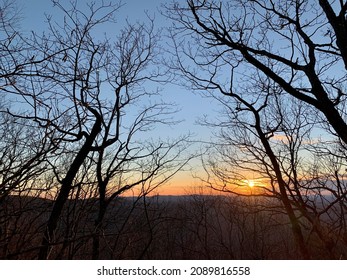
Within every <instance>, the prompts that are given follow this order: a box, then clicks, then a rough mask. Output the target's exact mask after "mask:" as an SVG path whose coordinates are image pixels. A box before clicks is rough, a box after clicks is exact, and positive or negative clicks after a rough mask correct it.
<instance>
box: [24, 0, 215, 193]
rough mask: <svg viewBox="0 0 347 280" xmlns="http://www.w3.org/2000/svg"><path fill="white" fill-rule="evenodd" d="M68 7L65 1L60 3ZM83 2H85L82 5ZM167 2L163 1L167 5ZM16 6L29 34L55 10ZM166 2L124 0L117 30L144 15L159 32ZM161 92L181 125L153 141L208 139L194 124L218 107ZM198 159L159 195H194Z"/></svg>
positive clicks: (167, 89) (175, 89) (39, 1)
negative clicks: (188, 137)
mask: <svg viewBox="0 0 347 280" xmlns="http://www.w3.org/2000/svg"><path fill="white" fill-rule="evenodd" d="M64 2H66V3H68V0H63V1H61V3H62V4H64ZM83 2H84V1H83ZM167 2H168V1H166V3H167ZM17 3H18V6H19V8H20V9H21V11H22V22H21V26H22V29H24V30H25V31H28V32H30V31H31V30H35V31H36V32H39V31H44V28H45V26H46V24H45V22H46V17H45V13H46V14H49V15H54V11H55V8H53V4H52V2H51V1H48V0H31V1H26V0H17ZM162 3H165V1H160V0H150V1H138V0H124V1H123V4H124V5H123V7H121V9H120V10H119V12H118V14H117V22H119V27H120V28H122V22H125V20H126V19H127V20H129V21H130V22H136V21H140V22H141V21H143V20H146V14H145V11H148V12H149V14H151V15H155V26H156V28H161V27H165V26H169V25H170V22H169V20H168V19H167V18H165V17H164V16H163V15H161V13H160V11H159V8H160V5H161V4H162ZM105 28H106V30H105V32H106V33H107V34H108V35H111V34H112V33H113V32H114V30H113V29H112V28H114V26H112V27H111V26H110V29H107V26H105ZM160 87H161V88H162V91H161V94H162V98H163V100H164V101H167V102H174V103H175V104H177V109H179V112H178V113H177V114H176V115H175V117H176V119H177V120H180V121H181V122H180V123H179V124H177V125H176V126H174V127H168V128H164V127H161V130H160V131H158V130H156V131H155V132H154V135H153V137H154V138H155V137H157V136H159V135H160V137H162V138H170V137H176V136H179V135H186V134H192V135H193V139H194V140H199V141H208V140H209V139H210V138H211V137H212V134H211V131H210V130H209V129H208V128H206V127H202V126H201V125H199V124H197V120H198V119H199V118H201V117H203V116H206V115H209V116H210V117H211V118H214V116H215V115H217V111H218V106H217V104H214V103H213V101H212V100H211V99H207V98H203V97H201V96H200V95H198V94H197V93H193V92H192V91H189V90H187V89H186V88H184V87H182V86H178V85H172V84H170V85H166V86H160ZM199 148H200V147H199V145H198V144H197V145H195V146H193V148H192V149H199ZM200 165H201V163H200V159H194V160H193V161H192V162H191V164H190V166H189V167H190V168H192V170H191V171H185V172H180V173H178V174H177V175H176V176H175V177H174V178H173V179H172V181H170V182H169V184H168V186H167V187H165V188H164V187H162V188H161V189H160V190H158V191H159V192H160V193H161V194H177V193H180V194H181V193H183V194H184V193H191V192H195V189H196V187H197V186H198V185H199V184H200V180H198V179H194V178H193V176H192V173H193V174H195V175H196V173H199V172H200V170H202V169H201V166H200Z"/></svg>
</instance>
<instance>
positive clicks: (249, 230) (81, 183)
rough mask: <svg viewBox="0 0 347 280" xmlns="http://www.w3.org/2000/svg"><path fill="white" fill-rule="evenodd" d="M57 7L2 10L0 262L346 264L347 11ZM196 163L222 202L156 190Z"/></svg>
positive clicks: (329, 5) (310, 6) (208, 1)
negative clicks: (187, 116)
mask: <svg viewBox="0 0 347 280" xmlns="http://www.w3.org/2000/svg"><path fill="white" fill-rule="evenodd" d="M18 2H19V1H18ZM82 2H83V3H82ZM125 2H126V1H125ZM51 4H52V7H53V8H54V10H52V11H50V12H49V13H52V15H49V13H48V14H47V15H46V19H45V20H43V22H42V25H41V26H40V28H39V29H38V30H28V29H27V26H25V23H24V24H23V22H22V15H21V13H20V11H21V7H20V4H18V5H17V2H15V1H12V0H3V1H0V94H1V95H0V247H1V248H0V249H1V253H0V255H1V258H3V259H108V258H114V259H176V258H177V259H188V258H193V259H218V258H228V259H292V258H299V259H312V258H313V259H325V258H327V259H340V258H341V259H343V258H346V243H347V223H346V214H347V180H346V178H347V161H346V158H347V71H346V70H347V17H346V14H347V1H342V0H340V1H332V0H331V1H329V0H319V1H315V0H309V1H307V0H283V1H268V0H252V1H250V0H228V1H226V0H225V1H217V0H187V1H174V0H172V1H169V2H168V3H166V4H164V5H162V6H161V7H160V15H161V18H162V19H163V18H164V19H165V23H169V26H166V27H164V28H161V27H159V26H157V22H156V17H155V15H153V14H150V13H147V14H145V13H144V15H143V18H142V19H140V20H137V19H134V21H132V20H124V21H122V20H121V16H120V15H124V14H121V13H120V11H123V10H122V9H123V5H122V4H123V3H122V2H121V1H94V2H89V3H88V2H84V1H77V0H74V1H59V0H52V1H51ZM35 12H36V11H35ZM42 12H44V11H42ZM130 17H131V16H130ZM172 84H175V85H180V86H184V87H185V88H186V89H187V90H188V91H189V92H191V91H195V92H197V93H199V94H201V95H203V96H204V97H208V98H210V99H209V100H214V101H215V102H217V104H219V105H220V106H219V107H213V105H212V104H216V103H213V102H211V103H209V105H211V106H208V107H204V106H203V105H201V104H188V106H191V107H192V108H193V107H194V110H195V109H199V112H201V118H200V119H199V123H200V124H201V125H204V126H206V127H208V128H209V129H210V131H211V135H213V137H211V138H210V139H208V140H206V139H199V137H197V138H194V137H193V136H192V135H190V133H188V132H187V133H184V132H181V130H179V129H175V124H177V123H178V122H179V120H180V119H181V117H179V116H177V114H176V113H178V112H179V111H178V109H177V107H178V106H177V105H176V104H173V103H172V101H171V100H176V95H175V94H176V92H174V90H173V89H172V88H171V85H172ZM163 92H165V93H166V92H168V94H170V95H172V96H173V98H172V99H168V98H166V97H167V96H168V94H166V95H165V94H164V93H163ZM172 96H171V97H172ZM177 98H178V95H177ZM199 106H200V107H199ZM203 107H204V108H203ZM215 110H218V112H220V114H219V115H218V116H217V115H214V114H211V116H210V113H211V112H215ZM187 130H188V129H187ZM193 158H195V159H197V158H199V159H200V160H201V161H199V163H198V164H197V165H195V164H196V161H195V163H194V164H191V165H188V163H189V162H192V161H191V160H192V159H193ZM195 166H198V167H197V170H198V171H196V170H192V169H194V167H195ZM200 167H202V170H201V168H200ZM188 168H189V169H190V170H192V171H193V172H192V173H193V174H194V175H195V176H199V177H200V179H201V186H203V187H204V188H205V187H207V188H209V189H214V190H215V191H216V193H218V194H225V195H227V196H184V197H180V198H171V199H168V198H162V197H152V198H150V197H149V196H150V195H151V194H153V193H154V192H153V191H154V190H157V189H160V187H161V186H164V185H166V183H167V182H168V181H169V180H170V179H171V178H172V177H174V176H175V175H176V174H177V173H178V172H180V171H182V170H187V169H188ZM200 171H202V172H200ZM197 173H198V174H197ZM249 180H250V181H249ZM245 186H247V187H249V191H248V192H247V193H246V192H245ZM204 190H205V189H204ZM135 193H136V194H138V195H139V197H137V198H132V199H129V198H124V197H125V196H132V195H133V194H135ZM245 194H247V195H248V196H245ZM250 194H252V196H249V195H250Z"/></svg>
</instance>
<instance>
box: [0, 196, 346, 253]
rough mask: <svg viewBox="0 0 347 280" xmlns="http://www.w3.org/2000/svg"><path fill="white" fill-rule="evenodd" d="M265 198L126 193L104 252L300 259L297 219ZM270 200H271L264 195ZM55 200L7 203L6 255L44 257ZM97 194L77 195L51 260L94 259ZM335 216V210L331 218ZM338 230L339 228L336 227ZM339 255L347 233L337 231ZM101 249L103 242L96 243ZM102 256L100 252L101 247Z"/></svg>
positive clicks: (110, 219)
mask: <svg viewBox="0 0 347 280" xmlns="http://www.w3.org/2000/svg"><path fill="white" fill-rule="evenodd" d="M261 200H264V199H257V198H251V197H244V198H240V197H230V196H229V197H226V196H207V195H189V196H177V197H176V196H154V197H148V198H144V197H142V198H124V197H120V198H118V199H116V200H115V201H113V202H112V205H110V208H109V212H108V213H107V215H106V216H105V218H104V223H103V229H102V232H101V235H100V244H99V254H98V255H99V258H100V259H298V258H299V259H300V258H301V256H300V254H299V253H298V249H297V247H296V246H295V243H294V242H293V238H292V233H291V226H290V222H289V220H288V218H287V216H286V215H285V213H283V210H281V209H282V208H281V206H280V205H278V204H276V203H273V204H272V205H269V203H270V202H269V201H267V202H266V203H267V207H268V210H269V211H259V208H258V207H256V206H257V205H258V206H259V205H260V203H261V202H262V201H261ZM263 202H265V201H263ZM52 203H53V202H52V201H50V200H47V199H40V198H33V197H21V196H10V197H8V198H7V202H6V204H4V206H3V207H2V209H1V213H2V215H1V217H0V219H1V220H0V221H1V235H0V256H1V259H36V258H37V256H38V253H39V249H40V242H41V236H42V234H43V232H44V228H45V227H44V226H45V221H46V219H47V217H49V212H48V210H47V209H51V207H52ZM97 209H98V207H97V200H94V199H87V200H69V201H68V203H67V205H66V207H65V209H64V214H63V215H62V217H63V218H62V219H61V220H60V221H59V226H58V228H59V231H57V232H56V233H55V244H54V245H53V246H52V249H51V250H50V252H49V256H48V257H49V258H50V259H92V258H93V237H95V234H96V231H95V220H96V219H97ZM325 219H326V221H327V223H328V222H329V215H326V217H325ZM333 233H336V232H334V230H333V228H331V234H333ZM305 239H306V241H307V245H308V247H309V249H310V252H311V255H312V258H314V259H326V258H329V256H328V255H327V253H326V248H323V247H322V245H321V243H320V242H318V239H319V238H318V237H317V236H316V234H315V233H312V232H310V231H309V230H307V231H305ZM332 242H333V243H332V246H333V247H332V249H333V251H334V256H335V257H336V258H338V259H341V258H342V259H344V258H346V255H345V252H346V249H347V240H346V239H344V238H343V235H342V234H341V235H335V236H332ZM94 250H95V248H94ZM94 255H95V252H94Z"/></svg>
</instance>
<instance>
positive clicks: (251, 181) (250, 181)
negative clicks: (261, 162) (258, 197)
mask: <svg viewBox="0 0 347 280" xmlns="http://www.w3.org/2000/svg"><path fill="white" fill-rule="evenodd" d="M247 184H248V186H249V187H250V188H253V187H254V181H253V180H248V181H247Z"/></svg>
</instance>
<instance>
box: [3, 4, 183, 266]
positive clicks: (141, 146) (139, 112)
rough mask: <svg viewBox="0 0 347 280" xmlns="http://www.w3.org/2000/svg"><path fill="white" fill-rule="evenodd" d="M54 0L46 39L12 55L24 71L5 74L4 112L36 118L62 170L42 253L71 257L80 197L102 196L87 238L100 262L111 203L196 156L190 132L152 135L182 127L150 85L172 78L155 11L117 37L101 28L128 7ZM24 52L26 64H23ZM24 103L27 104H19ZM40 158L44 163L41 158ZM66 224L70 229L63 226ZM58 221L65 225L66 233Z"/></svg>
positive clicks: (56, 168)
mask: <svg viewBox="0 0 347 280" xmlns="http://www.w3.org/2000/svg"><path fill="white" fill-rule="evenodd" d="M52 3H53V4H54V6H55V7H56V8H57V14H59V15H60V16H62V18H63V20H62V21H60V22H58V21H56V20H55V18H54V17H52V16H47V22H48V29H47V31H45V32H44V33H43V34H41V35H40V34H38V33H36V32H32V35H31V37H30V38H25V44H26V48H25V49H21V50H20V51H19V53H18V54H16V53H14V52H13V56H14V58H13V59H14V61H15V62H13V64H14V66H13V67H14V69H15V70H16V69H17V68H18V65H20V67H19V70H18V69H17V70H18V71H17V72H15V71H14V70H11V71H12V72H13V73H12V74H11V75H7V74H6V73H10V72H11V71H10V70H8V71H6V73H5V74H4V79H5V85H6V87H4V88H2V90H4V91H6V92H7V93H8V96H9V99H11V97H15V99H14V98H13V106H12V108H11V109H10V108H9V107H6V108H4V110H3V112H4V113H7V114H9V115H10V116H11V117H13V118H14V119H18V120H20V121H23V122H26V123H29V122H30V123H33V124H34V127H35V129H36V130H37V131H38V133H41V135H44V138H43V139H45V140H44V141H47V145H48V146H49V147H53V148H54V150H53V148H51V149H50V150H49V153H50V154H49V156H48V157H47V158H46V159H45V164H46V165H47V166H48V167H49V170H50V172H51V174H54V177H55V179H54V184H55V187H54V189H53V190H54V191H55V192H56V197H55V198H54V204H53V207H52V210H51V211H50V212H49V218H48V221H47V224H46V226H45V230H44V234H43V238H42V241H41V245H40V246H39V254H38V258H40V259H46V258H50V256H52V257H55V256H57V255H58V256H60V257H62V256H64V250H65V249H69V248H72V247H71V246H70V245H69V244H72V242H73V241H74V240H75V238H77V236H76V232H75V231H74V228H75V227H74V226H71V225H72V224H69V223H71V222H72V223H76V225H77V224H78V221H71V219H77V217H78V215H77V214H76V213H78V212H76V211H79V210H78V209H79V207H80V206H81V204H80V203H79V202H78V200H79V199H80V198H82V199H86V198H88V197H89V198H90V197H92V196H93V195H94V196H97V197H98V198H99V201H100V204H99V212H98V217H97V218H96V220H95V228H94V230H95V232H94V233H90V234H87V233H86V234H85V237H86V238H88V236H89V238H90V237H93V238H94V245H93V248H94V253H93V257H94V258H98V254H99V253H98V252H99V245H98V242H99V241H98V240H99V237H100V233H101V231H102V226H101V225H102V221H103V217H104V215H105V212H106V208H107V206H108V205H109V203H110V202H111V201H112V200H113V199H114V198H115V197H117V196H119V195H121V194H123V193H125V192H126V191H129V190H131V189H135V188H139V192H140V193H141V192H142V194H143V195H145V194H147V193H149V192H150V191H152V190H153V189H154V188H156V187H158V186H160V185H162V184H163V183H164V182H166V181H167V180H169V179H170V178H171V177H172V176H173V175H174V174H175V173H176V172H177V171H178V170H180V169H181V168H182V167H183V166H184V163H185V162H186V161H187V160H188V159H189V156H187V157H185V159H183V157H182V152H183V151H184V150H185V147H186V144H185V143H186V141H185V137H182V138H180V139H177V140H168V139H164V138H162V139H159V140H156V141H154V140H150V137H149V133H148V132H149V131H151V130H153V128H154V127H159V126H160V125H168V124H169V125H173V124H174V123H175V121H174V120H173V119H172V114H173V113H175V112H176V110H175V109H173V108H174V107H173V106H172V104H166V103H164V102H163V101H161V98H160V95H159V90H158V89H157V88H154V87H153V89H152V90H147V89H146V87H147V85H148V83H149V82H160V81H164V80H163V78H162V77H163V74H164V73H163V72H162V71H161V69H160V67H159V66H158V65H157V59H158V58H159V54H160V53H159V51H160V47H159V45H158V43H159V33H157V32H156V31H155V29H154V22H153V19H151V18H150V17H149V16H148V24H142V23H136V24H131V23H129V22H127V23H126V25H125V26H124V28H123V29H119V32H117V34H114V37H108V35H106V34H104V35H101V34H100V32H99V30H100V28H102V27H103V26H105V24H110V25H114V26H117V25H116V21H115V13H116V12H117V11H118V9H119V8H120V7H121V4H120V3H111V2H109V3H106V2H101V3H98V4H97V3H91V4H86V6H83V7H82V6H79V4H78V3H77V1H73V2H71V3H70V4H69V5H67V6H65V5H63V4H62V3H61V2H60V1H52ZM23 40H24V39H23ZM6 51H7V55H10V54H11V51H10V50H6ZM22 57H23V61H24V62H21V63H22V64H20V63H19V62H17V60H18V59H19V58H20V59H21V58H22ZM4 63H5V64H6V63H7V65H8V66H9V65H10V63H9V62H6V61H5V62H4ZM6 75H7V76H6ZM23 104H24V105H23ZM19 106H21V107H23V106H24V108H25V109H24V110H22V111H20V110H16V109H15V108H19ZM43 144H45V143H37V145H38V148H39V147H40V148H42V149H43V148H45V149H47V148H46V146H47V145H46V144H45V145H43ZM45 151H46V150H45ZM35 156H37V157H38V156H39V153H38V152H35ZM33 161H34V162H35V164H36V159H35V158H34V159H33ZM53 190H50V192H52V191H53ZM83 193H86V194H88V195H83ZM69 198H70V199H76V201H75V204H71V203H70V202H69V203H67V202H68V201H69ZM66 205H68V206H67V207H65V206H66ZM64 207H65V208H67V209H66V211H65V210H64ZM81 207H82V206H81ZM81 209H82V208H81ZM86 209H87V208H86ZM86 209H85V210H86ZM89 209H91V208H89ZM87 211H88V210H87ZM76 215H77V216H76ZM64 216H65V217H66V220H65V221H64ZM86 218H87V216H86ZM63 221H64V223H65V225H66V226H64V227H62V225H60V223H61V222H63ZM69 221H70V222H69ZM59 225H60V226H59ZM59 227H60V228H61V229H62V228H64V231H65V234H64V236H63V237H62V236H60V234H59V233H58V231H57V229H59ZM78 238H84V237H83V236H79V237H78ZM60 245H62V246H60ZM69 246H70V247H69ZM36 248H37V247H36ZM54 248H56V249H57V250H54ZM69 250H70V249H69ZM50 254H52V255H50Z"/></svg>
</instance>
